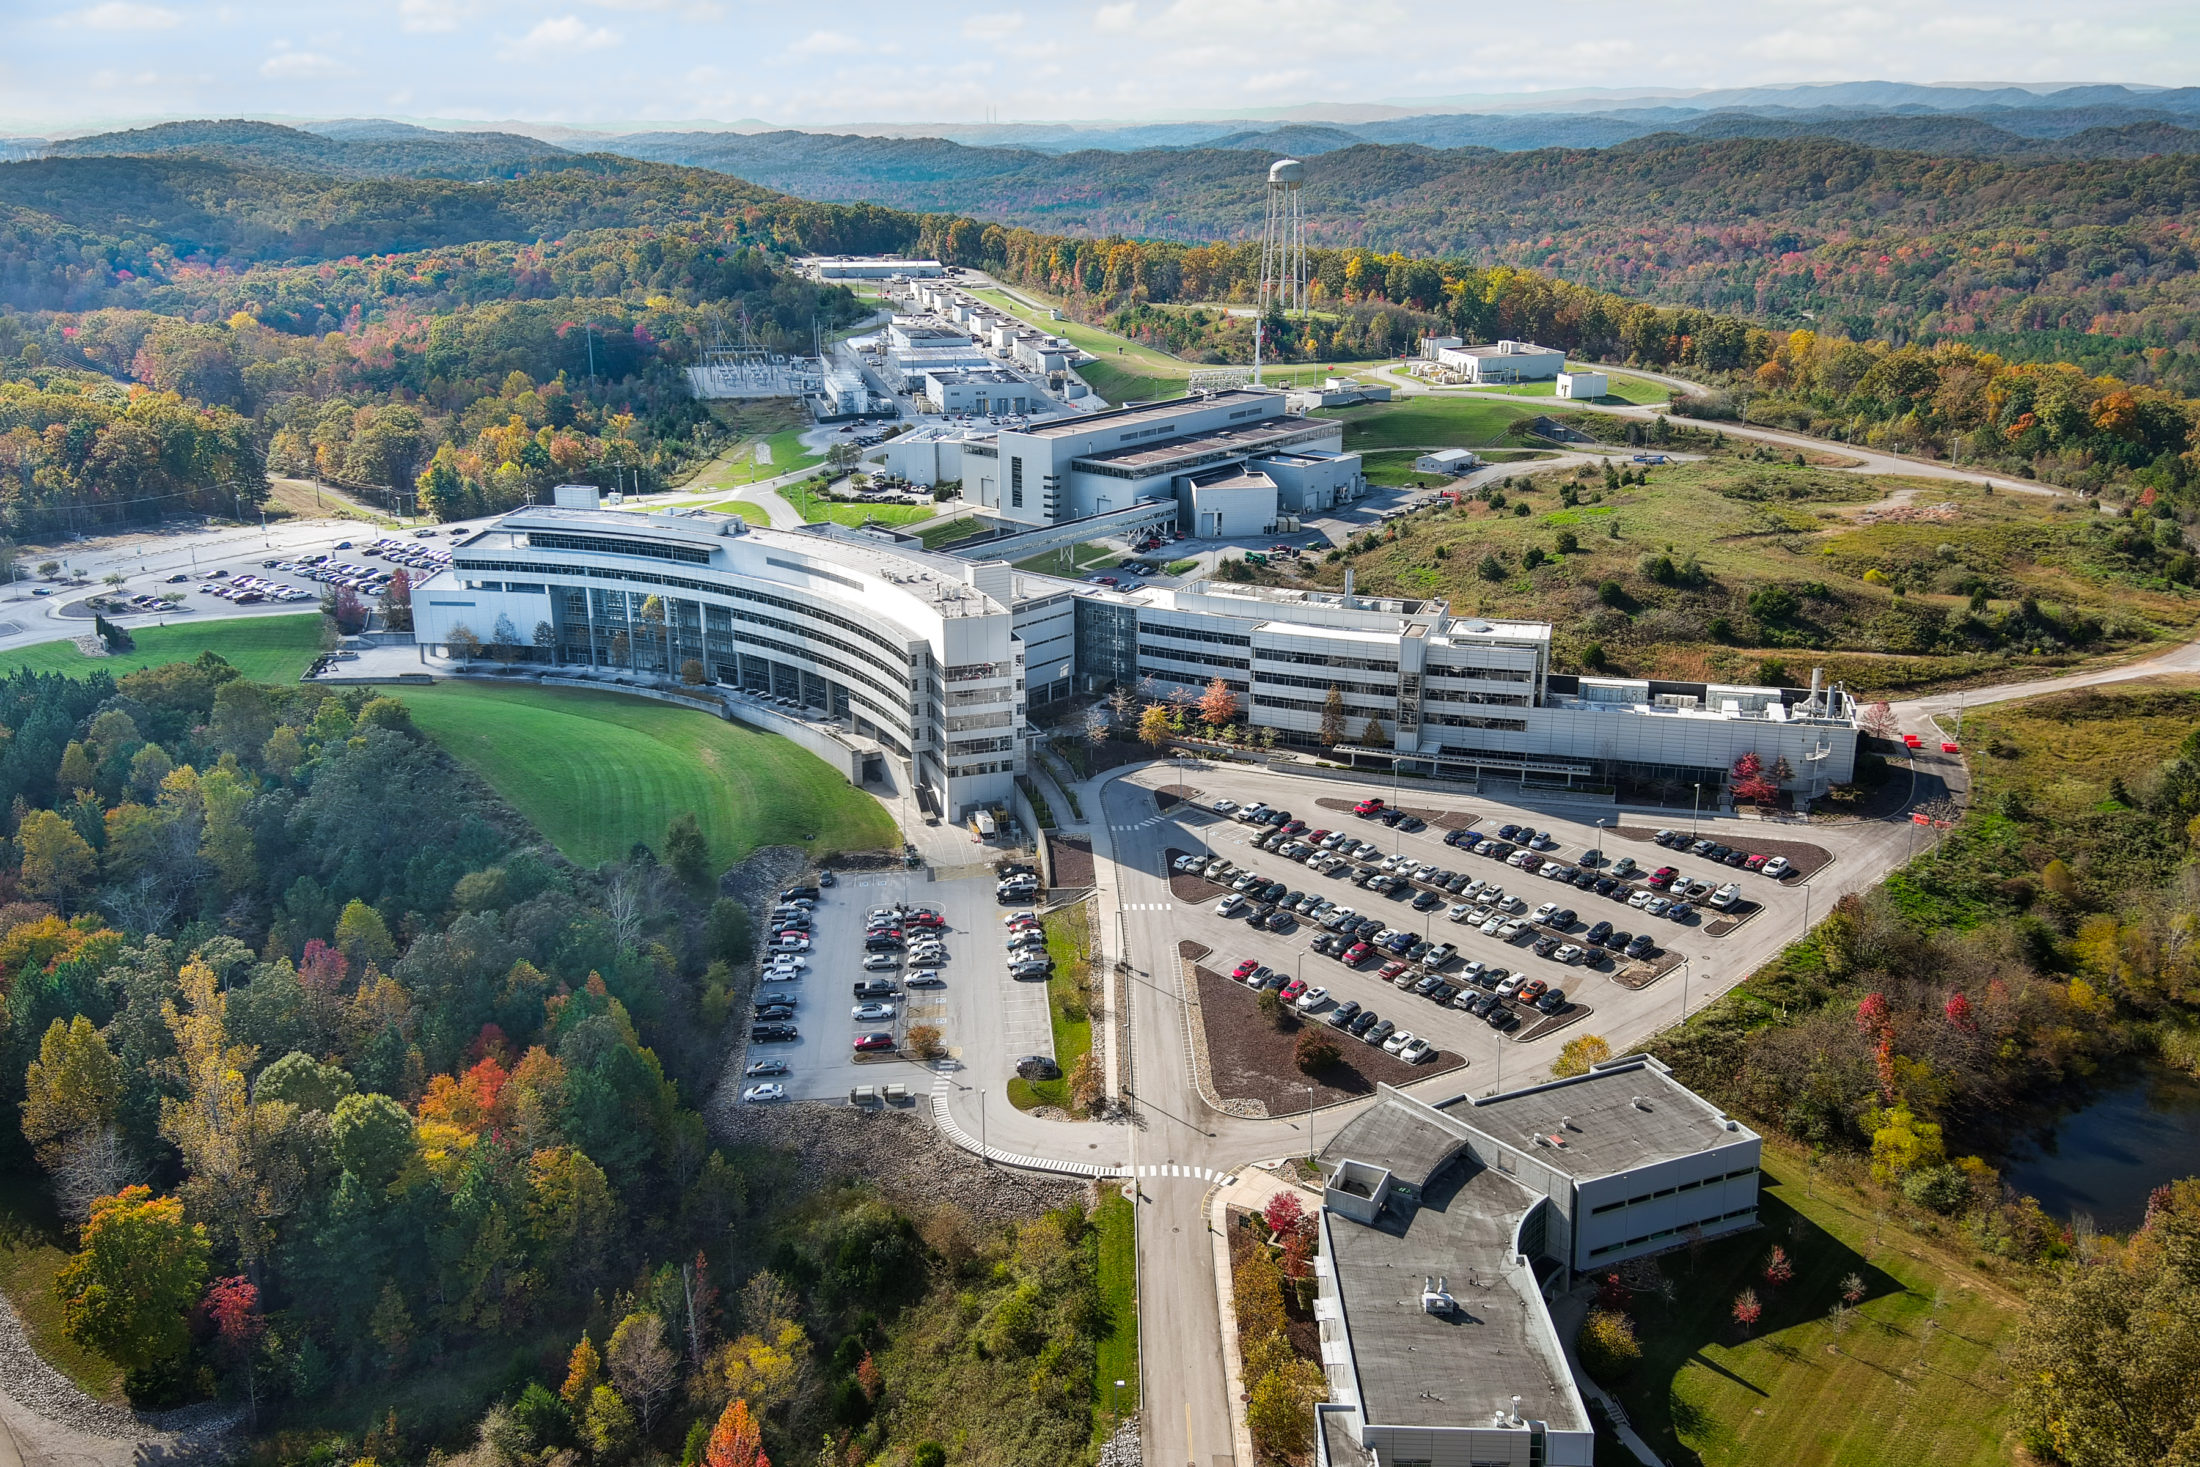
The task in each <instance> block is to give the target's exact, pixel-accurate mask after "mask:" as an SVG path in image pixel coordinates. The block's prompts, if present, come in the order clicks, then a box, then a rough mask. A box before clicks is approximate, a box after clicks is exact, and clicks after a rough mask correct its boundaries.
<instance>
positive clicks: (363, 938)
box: [336, 897, 397, 973]
mask: <svg viewBox="0 0 2200 1467" xmlns="http://www.w3.org/2000/svg"><path fill="white" fill-rule="evenodd" d="M336 946H337V948H338V949H340V950H341V951H342V952H343V954H344V957H345V958H346V959H347V960H348V961H349V962H350V963H351V970H352V971H353V972H354V973H359V972H364V971H365V969H366V966H367V964H369V963H373V964H375V965H377V966H379V967H387V966H388V965H389V964H390V963H391V962H392V961H393V960H394V959H395V958H396V957H397V944H396V943H395V942H392V941H391V940H390V929H389V924H388V923H386V922H384V921H383V920H382V914H381V913H380V912H377V911H376V910H375V909H374V908H372V907H370V906H368V905H367V904H366V903H365V902H363V901H360V900H359V899H358V898H357V897H353V898H352V899H351V901H350V902H348V903H346V904H345V906H344V913H343V915H342V916H340V917H338V918H337V919H336Z"/></svg>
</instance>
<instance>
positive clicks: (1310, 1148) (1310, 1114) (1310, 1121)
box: [1299, 1085, 1314, 1164]
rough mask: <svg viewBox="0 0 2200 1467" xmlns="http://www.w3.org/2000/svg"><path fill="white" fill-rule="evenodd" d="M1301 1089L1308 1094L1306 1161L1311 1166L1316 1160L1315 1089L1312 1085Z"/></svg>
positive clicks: (1303, 1086) (1302, 1086)
mask: <svg viewBox="0 0 2200 1467" xmlns="http://www.w3.org/2000/svg"><path fill="white" fill-rule="evenodd" d="M1299 1088H1300V1089H1301V1090H1304V1091H1305V1092H1306V1160H1307V1162H1308V1163H1309V1164H1312V1162H1313V1160H1314V1087H1313V1086H1312V1085H1301V1086H1299Z"/></svg>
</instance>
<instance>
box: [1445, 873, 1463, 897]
mask: <svg viewBox="0 0 2200 1467" xmlns="http://www.w3.org/2000/svg"><path fill="white" fill-rule="evenodd" d="M1466 889H1467V873H1466V872H1464V871H1461V872H1458V873H1456V874H1454V875H1453V876H1451V877H1449V878H1448V879H1447V880H1446V881H1445V882H1444V890H1446V891H1448V892H1450V893H1451V894H1452V895H1453V896H1457V895H1458V894H1459V893H1460V892H1463V891H1465V890H1466Z"/></svg>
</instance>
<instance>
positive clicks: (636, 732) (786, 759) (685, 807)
mask: <svg viewBox="0 0 2200 1467" xmlns="http://www.w3.org/2000/svg"><path fill="white" fill-rule="evenodd" d="M399 696H400V697H402V698H403V700H404V702H405V704H406V706H408V707H409V708H411V709H412V714H413V721H414V722H415V723H417V724H418V725H419V726H420V728H421V729H422V730H423V731H424V732H425V733H427V734H428V735H429V736H430V737H431V738H433V739H435V740H436V742H438V743H440V744H442V745H443V747H444V748H446V749H448V750H450V751H451V753H452V754H453V755H454V756H456V757H457V759H458V760H459V761H460V762H461V763H463V764H465V765H466V766H467V767H468V768H469V769H472V770H473V771H474V772H475V773H476V774H478V775H480V776H481V777H482V779H484V780H486V781H487V782H488V783H489V785H490V786H491V787H492V788H494V789H495V790H496V792H497V793H498V794H499V795H501V796H503V797H504V798H505V799H506V800H507V801H509V802H510V803H511V804H512V806H513V807H514V808H515V809H517V810H518V811H519V812H520V813H521V814H523V815H525V816H526V817H527V818H528V819H529V820H532V821H533V822H534V823H535V826H536V828H537V829H539V830H541V831H542V833H543V834H544V836H546V837H547V838H548V839H549V840H550V842H551V843H552V844H553V845H555V846H556V847H557V848H558V849H559V850H561V851H563V852H564V853H565V854H566V855H567V856H569V857H571V858H572V859H573V860H575V861H578V862H580V863H581V864H583V865H594V864H596V863H597V862H599V861H606V860H611V859H613V858H615V857H620V856H624V855H625V854H626V853H627V851H628V850H629V849H631V848H632V847H633V845H634V843H635V842H637V841H640V842H642V843H644V844H646V845H648V846H650V847H651V848H652V849H654V848H656V847H658V846H660V845H662V843H663V841H664V834H665V826H666V824H667V823H668V822H669V821H670V820H671V819H672V817H673V816H675V815H678V814H681V813H683V812H686V811H690V810H692V811H693V812H695V815H696V818H697V819H698V820H700V821H701V822H702V826H703V834H704V835H705V836H706V837H707V838H708V839H709V841H710V849H711V857H712V859H713V860H715V861H716V862H717V863H718V864H719V865H721V866H725V865H731V864H732V863H733V862H736V861H738V860H740V859H741V858H742V857H744V856H746V855H747V854H748V853H749V852H750V851H752V850H754V849H755V848H756V847H758V846H760V845H774V844H779V843H782V842H784V843H789V844H796V845H803V846H806V848H807V849H808V850H809V851H810V852H811V853H812V854H813V855H818V856H824V855H830V854H832V853H834V852H837V851H846V850H869V849H875V848H877V847H880V846H887V845H894V844H897V838H896V835H895V832H894V825H893V821H892V820H890V819H889V818H888V817H887V815H886V813H885V812H884V811H883V810H881V809H880V808H879V806H878V804H877V802H876V801H874V800H872V799H871V798H870V796H868V795H865V794H863V793H861V792H859V791H857V790H854V789H851V788H849V786H848V785H847V783H846V782H845V781H844V780H842V779H841V778H840V776H839V775H837V774H835V773H834V772H833V771H832V770H830V769H828V768H827V767H826V766H825V765H824V764H822V763H821V762H819V761H818V760H817V759H815V758H813V757H811V756H810V755H809V754H806V753H804V752H803V751H802V750H801V749H798V748H796V747H795V746H794V745H793V744H791V743H789V742H787V741H786V740H785V739H781V738H775V737H773V736H772V735H769V734H762V733H757V732H755V731H754V730H752V729H748V728H744V727H742V726H741V725H740V724H737V723H728V722H726V721H724V720H722V719H719V718H714V717H712V716H711V715H709V714H707V713H703V712H699V711H695V710H691V709H686V708H678V707H674V706H672V705H669V704H664V703H654V702H650V701H647V700H645V699H641V698H631V697H625V696H622V695H620V694H617V693H596V692H587V691H583V690H580V689H568V688H523V687H496V686H489V685H484V684H479V683H461V682H449V683H438V684H436V685H435V686H434V687H428V688H406V689H404V690H403V691H402V692H401V693H400V694H399Z"/></svg>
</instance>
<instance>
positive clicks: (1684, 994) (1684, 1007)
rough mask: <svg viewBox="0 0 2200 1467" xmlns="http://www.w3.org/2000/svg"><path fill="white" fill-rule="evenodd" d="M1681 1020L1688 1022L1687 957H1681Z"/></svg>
mask: <svg viewBox="0 0 2200 1467" xmlns="http://www.w3.org/2000/svg"><path fill="white" fill-rule="evenodd" d="M1681 1022H1682V1023H1683V1024H1685V1023H1687V1022H1688V959H1686V958H1682V959H1681Z"/></svg>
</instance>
